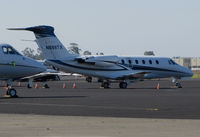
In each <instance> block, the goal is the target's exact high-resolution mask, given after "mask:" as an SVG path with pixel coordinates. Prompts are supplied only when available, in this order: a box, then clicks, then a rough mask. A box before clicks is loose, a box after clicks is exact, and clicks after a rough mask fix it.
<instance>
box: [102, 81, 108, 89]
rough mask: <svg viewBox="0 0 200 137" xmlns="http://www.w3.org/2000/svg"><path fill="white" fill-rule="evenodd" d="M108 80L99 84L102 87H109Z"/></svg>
mask: <svg viewBox="0 0 200 137" xmlns="http://www.w3.org/2000/svg"><path fill="white" fill-rule="evenodd" d="M109 85H110V84H109V82H103V83H102V84H101V86H102V87H103V88H110V87H109Z"/></svg>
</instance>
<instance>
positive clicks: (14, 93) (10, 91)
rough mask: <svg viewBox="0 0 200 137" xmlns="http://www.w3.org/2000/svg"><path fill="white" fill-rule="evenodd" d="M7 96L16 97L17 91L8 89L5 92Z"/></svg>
mask: <svg viewBox="0 0 200 137" xmlns="http://www.w3.org/2000/svg"><path fill="white" fill-rule="evenodd" d="M7 95H10V97H18V96H17V91H16V90H15V89H14V88H11V89H8V90H7Z"/></svg>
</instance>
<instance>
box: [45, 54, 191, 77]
mask: <svg viewBox="0 0 200 137" xmlns="http://www.w3.org/2000/svg"><path fill="white" fill-rule="evenodd" d="M99 57H101V58H102V56H99ZM115 57H116V56H115ZM94 58H96V62H95V64H94V63H92V62H91V63H90V62H89V63H80V62H77V61H76V60H74V59H71V60H67V59H61V60H47V62H48V63H50V64H51V65H53V66H56V67H58V68H60V69H62V70H63V71H66V72H74V73H80V74H84V75H88V76H94V77H101V78H105V79H115V78H116V76H118V75H119V76H121V75H126V74H130V73H135V72H136V71H143V72H147V74H145V75H144V77H143V79H152V78H168V77H174V78H178V79H180V78H183V77H191V76H192V75H193V72H192V71H191V70H189V69H187V68H185V67H183V66H180V65H178V64H176V63H175V62H173V61H172V60H171V59H170V58H160V57H117V58H118V61H116V60H106V59H105V58H104V60H98V56H97V57H94ZM94 60H95V59H94ZM148 72H149V73H148ZM133 79H134V78H133ZM136 79H137V77H136Z"/></svg>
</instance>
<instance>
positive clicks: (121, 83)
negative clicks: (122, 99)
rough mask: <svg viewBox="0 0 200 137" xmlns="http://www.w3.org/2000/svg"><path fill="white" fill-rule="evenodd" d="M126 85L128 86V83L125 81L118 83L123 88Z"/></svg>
mask: <svg viewBox="0 0 200 137" xmlns="http://www.w3.org/2000/svg"><path fill="white" fill-rule="evenodd" d="M127 86H128V84H127V82H124V81H123V82H120V83H119V88H123V89H125V88H127Z"/></svg>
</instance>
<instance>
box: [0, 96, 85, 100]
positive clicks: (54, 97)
mask: <svg viewBox="0 0 200 137" xmlns="http://www.w3.org/2000/svg"><path fill="white" fill-rule="evenodd" d="M86 97H87V96H33V97H17V98H16V99H26V98H27V99H28V98H35V99H36V98H38V99H39V98H47V99H51V98H52V99H61V98H86ZM0 99H13V98H7V97H0Z"/></svg>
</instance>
